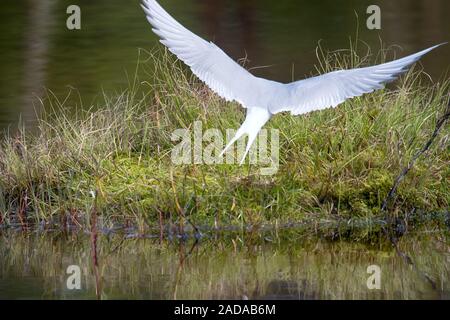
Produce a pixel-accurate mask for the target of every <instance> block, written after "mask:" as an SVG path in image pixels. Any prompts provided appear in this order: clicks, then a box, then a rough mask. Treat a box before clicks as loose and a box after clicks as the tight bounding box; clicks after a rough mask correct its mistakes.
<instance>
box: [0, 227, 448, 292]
mask: <svg viewBox="0 0 450 320" xmlns="http://www.w3.org/2000/svg"><path fill="white" fill-rule="evenodd" d="M449 240H450V239H449V238H448V237H443V236H432V237H430V235H426V234H422V235H420V236H415V237H408V239H402V240H401V242H400V248H401V250H402V251H403V252H404V253H406V254H408V255H410V257H411V258H412V260H413V261H414V263H415V265H416V268H417V269H414V268H413V267H411V266H410V265H408V264H406V263H405V261H404V260H403V259H402V258H400V257H399V255H397V253H396V252H395V251H394V250H392V249H390V248H383V247H366V246H363V245H358V244H349V243H341V242H335V243H332V244H331V243H327V242H322V241H313V242H311V241H306V240H304V239H297V240H295V241H291V243H284V244H276V243H268V242H265V241H262V240H261V239H259V240H258V239H256V240H255V239H249V238H245V237H244V238H242V237H236V238H234V239H233V238H231V239H227V240H226V241H221V240H218V241H210V240H207V241H203V242H200V243H199V244H198V245H196V246H193V243H189V242H188V243H185V244H164V245H159V244H158V242H157V241H154V240H149V239H147V240H143V239H140V240H136V239H128V240H123V238H122V237H120V236H114V237H112V238H108V239H107V238H106V237H100V238H99V242H98V267H97V268H94V267H93V266H94V264H93V259H92V255H91V253H92V251H91V242H90V240H89V237H88V236H86V235H78V236H67V235H59V236H58V235H54V234H53V235H52V234H50V235H49V234H46V235H37V234H33V235H29V236H24V235H19V234H14V233H9V234H3V235H0V257H1V259H0V299H5V298H8V299H31V298H34V299H42V298H45V299H72V298H83V299H95V298H96V297H97V294H96V289H98V293H99V296H100V297H101V298H102V299H118V298H127V299H225V298H226V299H243V298H245V297H247V298H249V299H324V298H326V299H450V282H449V278H450V245H449ZM70 265H76V266H79V268H80V277H81V278H80V281H81V282H80V283H81V289H80V290H69V289H68V288H67V279H68V276H69V275H68V274H67V273H66V271H67V268H68V267H69V266H70ZM372 265H376V266H378V267H379V268H380V271H381V274H380V275H381V278H380V286H381V287H380V289H379V290H377V289H374V290H369V289H368V287H367V280H368V277H369V276H370V274H368V273H367V268H368V267H369V266H372ZM96 274H97V278H96ZM425 274H426V275H428V277H429V278H430V279H432V281H433V282H434V283H435V286H436V287H435V288H433V286H432V285H431V284H430V282H428V281H427V280H426V279H425V278H424V275H425ZM96 279H97V280H96Z"/></svg>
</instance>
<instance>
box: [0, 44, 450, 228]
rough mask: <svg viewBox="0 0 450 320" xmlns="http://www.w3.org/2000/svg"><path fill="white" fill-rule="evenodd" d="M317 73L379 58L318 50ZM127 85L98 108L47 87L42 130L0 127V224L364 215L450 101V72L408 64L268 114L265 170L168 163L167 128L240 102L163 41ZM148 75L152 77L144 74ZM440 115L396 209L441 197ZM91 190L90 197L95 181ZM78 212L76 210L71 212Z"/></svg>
mask: <svg viewBox="0 0 450 320" xmlns="http://www.w3.org/2000/svg"><path fill="white" fill-rule="evenodd" d="M318 53H319V54H318V56H319V61H320V62H319V63H318V65H317V73H323V72H328V71H331V70H335V69H337V68H350V67H357V66H363V65H367V64H369V63H379V62H382V61H384V59H385V56H386V51H381V54H378V55H376V56H374V55H371V54H370V52H366V53H364V54H361V55H358V53H357V52H355V51H354V50H341V51H339V52H332V53H323V52H322V50H318ZM140 58H141V61H140V64H139V66H138V70H137V72H136V75H135V77H134V78H133V79H131V80H130V88H129V89H128V90H126V91H124V92H123V93H122V94H120V95H118V96H116V97H112V98H111V97H107V96H105V98H104V103H103V105H101V106H98V107H96V108H95V109H92V110H88V111H82V110H78V111H76V112H74V111H73V109H74V108H73V106H71V105H66V102H64V101H65V100H64V101H62V100H60V99H59V98H58V97H55V96H53V95H52V94H51V93H49V94H48V96H47V97H46V98H45V99H44V104H45V105H46V110H49V111H47V112H45V113H44V114H43V115H42V117H41V118H40V119H39V123H38V129H37V130H35V131H33V133H29V132H28V131H27V130H25V129H22V130H21V131H20V133H19V134H17V135H13V136H9V137H6V138H5V139H4V140H3V141H2V143H1V148H0V217H1V223H2V224H3V225H6V226H8V225H13V224H14V223H15V222H17V221H20V222H21V223H24V221H27V222H28V223H50V222H55V221H62V220H61V219H66V218H67V217H69V220H70V217H72V218H76V220H77V223H79V224H80V225H81V226H83V227H88V226H89V221H90V215H91V213H92V212H94V211H95V212H98V214H99V215H100V216H101V219H102V223H103V224H104V225H105V226H112V225H117V224H120V225H123V224H124V223H125V224H126V225H132V226H136V227H137V228H138V229H139V232H146V231H147V230H148V229H149V228H153V227H157V226H158V225H159V223H160V218H161V217H162V218H163V221H164V223H165V224H166V223H169V224H170V223H173V224H175V223H178V222H180V223H181V222H183V221H184V218H183V217H182V216H185V217H188V218H189V220H190V221H191V222H192V223H194V224H196V225H209V226H214V225H217V224H218V225H221V226H228V225H236V226H240V225H242V224H246V225H252V226H259V225H266V224H269V225H279V224H283V223H287V222H302V221H311V228H314V222H315V221H316V222H319V221H327V219H335V218H336V217H339V218H343V219H360V220H361V221H370V220H371V219H374V218H379V217H380V216H381V215H382V212H381V211H380V206H381V203H382V201H383V199H384V198H385V196H386V194H387V193H388V191H389V189H390V188H391V186H392V184H393V181H394V179H395V177H396V176H397V175H398V174H399V172H400V171H401V169H402V168H403V167H404V166H405V165H406V164H407V163H408V161H409V160H410V159H411V157H412V156H413V155H414V153H416V152H417V151H418V150H419V149H420V148H421V147H422V146H423V144H424V143H425V142H426V141H427V140H428V138H429V136H430V135H431V133H432V131H433V130H434V126H435V124H436V121H437V119H438V118H439V116H441V115H442V114H443V112H444V110H445V108H446V106H447V104H448V103H449V96H448V92H449V89H450V81H449V80H448V79H444V80H442V81H439V82H432V81H431V80H430V79H429V77H427V75H426V74H425V73H424V72H423V71H422V70H420V66H416V67H415V70H412V71H410V72H409V73H407V74H406V75H405V76H403V77H402V78H401V79H400V80H399V81H397V82H395V83H394V84H393V85H391V86H389V89H384V90H381V91H378V92H375V93H372V94H369V95H365V96H363V97H360V98H355V99H352V100H349V101H347V102H345V103H344V104H342V105H340V106H339V107H338V108H336V109H328V110H323V111H319V112H314V113H311V114H308V115H305V116H299V117H292V116H290V115H288V114H283V115H277V116H275V117H274V118H273V119H272V120H271V121H270V122H269V124H268V126H267V127H268V128H278V129H279V130H280V165H279V170H278V172H277V173H276V174H274V175H272V176H263V175H260V172H259V167H258V166H254V165H252V166H250V165H248V164H247V165H244V166H238V165H225V164H224V165H213V166H211V165H181V166H176V165H173V164H172V162H171V150H172V148H173V146H174V142H172V141H171V134H172V132H173V131H174V130H176V129H179V128H191V127H192V125H193V123H194V121H202V123H203V129H204V130H206V129H208V128H219V129H221V130H223V132H225V130H226V129H228V128H235V129H237V128H238V127H239V125H240V124H241V122H242V121H243V119H244V115H245V111H244V110H243V109H242V108H240V106H239V105H238V104H236V103H226V102H224V101H223V100H222V99H220V98H219V97H218V96H216V95H215V94H213V93H212V92H211V91H210V90H208V89H207V88H206V87H205V86H204V85H203V84H201V83H200V82H199V81H198V80H196V78H195V77H193V76H192V75H191V73H190V72H189V71H188V70H186V68H185V67H184V66H183V65H182V64H181V63H180V62H178V61H175V60H174V58H173V57H172V56H171V55H169V54H168V53H167V52H162V51H155V52H151V53H149V52H141V57H140ZM149 79H152V80H151V82H149V81H150V80H149ZM448 139H449V130H448V124H447V125H445V126H444V128H443V130H442V131H441V133H440V135H439V136H438V137H437V139H436V141H435V142H434V143H433V145H432V146H431V148H430V150H429V151H428V152H427V153H426V154H424V155H423V156H422V157H420V158H419V160H418V161H417V162H416V164H415V166H414V168H413V170H412V171H411V172H410V173H409V174H408V175H407V177H406V178H405V180H404V181H403V182H402V184H401V185H400V188H399V190H398V192H397V198H396V201H395V203H394V204H393V206H392V212H393V214H394V215H403V214H405V213H406V212H410V211H411V210H412V209H413V208H414V209H416V210H418V211H423V212H436V211H443V210H448V208H449V203H450V196H449V195H450V192H449V183H448V181H449V177H450V166H449V164H450V153H449V147H448ZM94 193H95V197H93V194H94ZM71 221H73V220H71Z"/></svg>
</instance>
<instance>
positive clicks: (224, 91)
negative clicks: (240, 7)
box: [142, 0, 256, 108]
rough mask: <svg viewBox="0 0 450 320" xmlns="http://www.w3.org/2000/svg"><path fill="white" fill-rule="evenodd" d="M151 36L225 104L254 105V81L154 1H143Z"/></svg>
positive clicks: (242, 69) (249, 75)
mask: <svg viewBox="0 0 450 320" xmlns="http://www.w3.org/2000/svg"><path fill="white" fill-rule="evenodd" d="M142 8H143V9H144V11H145V13H146V16H147V20H148V21H149V22H150V24H151V25H152V26H153V32H155V33H156V34H157V35H158V36H159V37H161V40H160V41H161V43H163V44H164V45H165V46H166V47H167V48H168V49H169V50H170V51H171V52H172V53H173V54H175V55H176V56H177V57H178V58H179V59H180V60H182V61H183V62H184V63H186V64H187V65H188V66H189V67H190V68H191V70H192V72H193V73H194V74H195V75H196V76H197V77H198V78H200V80H202V81H203V82H204V83H206V84H207V85H208V86H209V87H210V88H211V89H212V90H213V91H215V92H216V93H217V94H218V95H220V96H221V97H222V98H224V99H226V100H227V101H233V100H234V101H237V102H239V103H241V104H242V106H243V107H245V108H246V107H251V106H252V105H253V104H254V101H253V100H254V95H255V93H254V91H255V90H252V89H254V87H255V85H256V78H255V77H254V76H253V75H252V74H250V73H249V72H248V71H247V70H245V69H244V68H242V67H241V66H240V65H239V64H237V63H236V62H235V61H233V60H232V59H231V58H230V57H229V56H227V55H226V54H225V53H224V52H223V51H222V50H221V49H220V48H219V47H217V46H216V45H215V44H214V43H212V42H207V41H205V40H203V39H202V38H200V37H199V36H197V35H195V34H194V33H192V32H191V31H189V30H188V29H186V28H185V27H183V26H182V25H181V24H180V23H178V22H177V21H176V20H175V19H174V18H172V17H171V16H170V15H169V14H168V13H167V12H166V11H165V10H164V9H163V8H162V7H161V6H160V5H159V4H158V3H157V2H156V1H155V0H143V5H142Z"/></svg>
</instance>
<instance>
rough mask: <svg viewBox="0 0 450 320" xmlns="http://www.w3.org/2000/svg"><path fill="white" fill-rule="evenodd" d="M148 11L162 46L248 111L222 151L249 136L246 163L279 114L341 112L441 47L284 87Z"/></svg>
mask: <svg viewBox="0 0 450 320" xmlns="http://www.w3.org/2000/svg"><path fill="white" fill-rule="evenodd" d="M142 7H143V9H144V11H145V13H146V15H147V19H148V21H149V22H150V24H151V25H152V26H153V31H154V32H155V33H156V34H157V35H158V36H159V37H161V43H163V44H164V45H165V46H166V47H167V48H168V49H169V50H170V51H171V52H172V53H173V54H175V55H176V56H177V57H178V58H179V59H180V60H182V61H183V62H184V63H186V64H187V65H188V66H189V67H190V68H191V70H192V72H193V73H194V74H195V75H196V76H197V77H198V78H199V79H200V80H202V81H203V82H204V83H205V84H207V85H208V86H209V87H210V88H211V89H212V90H213V91H214V92H216V93H217V94H218V95H219V96H221V97H222V98H224V99H225V100H227V101H236V102H238V103H239V104H241V105H242V107H244V108H246V109H247V116H246V119H245V121H244V123H243V124H242V125H241V127H240V128H239V130H238V131H237V132H236V135H235V137H234V138H233V139H232V140H231V141H230V143H229V144H228V145H227V146H226V148H225V149H224V150H223V151H222V154H223V153H224V152H225V151H226V150H227V149H228V148H229V147H230V146H231V145H232V144H233V143H234V142H235V141H236V140H238V139H239V138H240V137H242V136H244V135H248V142H247V148H246V152H245V154H244V157H243V159H242V161H241V163H242V162H243V161H244V160H245V157H246V155H247V153H248V151H249V150H250V147H251V145H252V143H253V142H254V140H255V138H256V136H257V134H258V132H259V131H260V130H261V128H262V127H263V126H264V124H265V123H266V122H267V121H269V119H270V118H271V117H272V116H273V115H274V114H277V113H280V112H291V114H292V115H300V114H305V113H308V112H311V111H315V110H322V109H326V108H331V107H336V106H337V105H339V104H341V103H342V102H344V101H345V100H347V99H350V98H353V97H357V96H361V95H363V94H365V93H369V92H373V91H375V90H378V89H381V88H383V84H385V83H387V82H390V81H393V80H395V79H396V78H397V77H398V76H399V75H400V74H402V73H404V72H405V71H407V70H408V67H409V66H411V65H412V64H413V63H415V62H416V61H417V60H419V59H420V58H421V57H422V56H423V55H425V54H426V53H428V52H430V51H431V50H433V49H435V48H436V47H438V46H440V45H436V46H433V47H431V48H428V49H425V50H423V51H420V52H418V53H415V54H412V55H409V56H407V57H404V58H402V59H398V60H394V61H391V62H388V63H384V64H380V65H377V66H372V67H366V68H357V69H350V70H339V71H334V72H330V73H326V74H323V75H320V76H317V77H312V78H308V79H304V80H300V81H295V82H291V83H287V84H284V83H280V82H276V81H272V80H268V79H264V78H259V77H256V76H254V75H252V74H251V73H250V72H249V71H247V70H245V69H244V68H243V67H241V66H240V65H239V64H238V63H237V62H235V61H233V60H232V59H231V58H230V57H229V56H228V55H226V54H225V52H223V51H222V49H220V48H219V47H217V46H216V45H215V44H214V43H212V42H207V41H205V40H203V39H202V38H200V37H199V36H197V35H195V34H194V33H192V32H191V31H189V30H188V29H186V28H185V27H183V26H182V25H181V24H180V23H178V22H177V21H176V20H175V19H174V18H172V17H171V16H170V15H169V14H168V13H167V12H166V11H165V10H164V9H163V8H162V7H161V6H160V5H159V4H158V3H157V2H156V1H155V0H143V6H142Z"/></svg>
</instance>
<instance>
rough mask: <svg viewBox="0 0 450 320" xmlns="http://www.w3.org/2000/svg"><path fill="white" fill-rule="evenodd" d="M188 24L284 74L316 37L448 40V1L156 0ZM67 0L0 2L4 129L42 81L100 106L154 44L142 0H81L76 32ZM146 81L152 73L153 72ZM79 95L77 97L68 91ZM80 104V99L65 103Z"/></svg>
mask: <svg viewBox="0 0 450 320" xmlns="http://www.w3.org/2000/svg"><path fill="white" fill-rule="evenodd" d="M160 2H161V4H162V5H163V6H164V7H165V8H166V9H167V10H169V11H170V12H171V13H172V14H173V15H174V16H175V17H176V18H177V19H179V20H180V21H181V22H182V23H183V24H185V25H186V26H187V27H188V28H190V29H192V30H193V31H194V32H196V33H198V34H200V35H201V36H203V37H206V38H208V39H213V40H214V41H215V42H216V43H217V44H218V45H220V46H221V47H223V48H224V49H225V51H226V52H228V53H229V54H230V55H231V56H232V57H234V58H236V59H237V58H242V57H244V56H246V55H247V56H248V58H249V59H250V60H251V61H250V65H249V66H250V67H257V66H269V67H267V68H263V69H255V70H254V73H256V74H258V75H260V76H265V77H270V78H272V79H275V80H280V81H290V80H292V78H295V79H299V78H302V77H303V76H305V75H308V74H310V73H311V72H312V71H313V64H314V63H315V61H316V60H315V47H316V45H317V43H318V41H319V40H320V39H322V40H323V45H324V46H325V47H326V48H328V49H332V50H335V49H341V48H348V39H349V37H350V36H354V35H355V33H356V25H357V19H356V15H355V14H357V15H358V17H359V25H360V31H359V35H360V39H362V40H364V41H366V42H367V43H368V44H370V45H371V46H372V47H373V48H379V46H378V44H379V38H381V39H382V40H383V41H384V42H385V43H386V44H387V45H399V46H401V47H402V48H403V50H399V51H398V52H397V54H399V55H402V54H407V53H412V52H414V51H417V50H419V49H422V48H424V47H427V46H430V45H432V44H436V43H440V42H443V41H449V40H450V19H448V16H449V14H450V1H448V0H397V1H388V0H350V1H336V0H323V1H292V0H278V1H273V0H241V1H237V0H236V1H231V0H208V1H200V0H182V1H181V0H161V1H160ZM73 3H74V2H73V1H72V0H46V1H42V0H2V1H1V2H0V26H1V32H0V61H1V63H0V70H1V77H0V128H5V127H7V126H9V125H11V124H15V123H16V122H17V120H18V119H19V116H21V117H22V118H24V119H26V120H27V121H30V122H32V121H33V119H35V114H36V109H38V108H39V103H38V99H37V97H39V96H42V95H43V90H44V88H46V89H49V90H52V92H54V93H55V94H56V95H57V96H58V97H60V98H61V100H64V97H65V95H66V94H67V93H68V92H69V90H70V88H72V89H73V88H75V89H77V90H78V92H79V94H80V96H81V97H82V99H81V100H82V103H83V106H84V107H90V106H91V105H92V104H96V103H100V100H101V98H100V97H101V92H102V90H104V91H105V92H106V93H109V94H110V93H114V92H116V91H120V90H122V89H124V88H126V87H127V77H126V72H128V73H133V72H134V66H135V64H136V60H137V52H138V48H144V49H151V48H152V47H153V46H154V45H155V43H156V37H155V36H154V35H153V33H152V32H151V31H150V27H149V25H148V24H147V22H146V20H145V18H144V15H143V12H142V10H141V9H140V7H139V6H138V3H139V1H138V0H133V1H130V0H96V1H79V2H77V3H78V4H79V5H80V6H81V10H82V29H81V30H80V31H69V30H68V29H67V28H66V23H65V22H66V18H67V14H66V8H67V6H68V5H70V4H73ZM369 4H378V5H379V6H380V7H381V10H382V30H381V31H369V30H367V29H366V27H365V19H366V17H367V15H366V13H365V12H366V8H367V6H368V5H369ZM449 56H450V45H449V46H447V47H445V48H441V49H439V51H436V52H433V53H432V54H431V55H429V56H427V57H425V59H424V60H423V64H424V66H425V68H426V70H427V72H429V73H430V74H431V75H432V76H433V78H435V79H437V78H438V77H439V76H440V75H441V74H442V73H443V72H444V71H445V70H448V67H449V63H450V59H449V58H448V57H449ZM149 80H150V79H149ZM74 96H75V97H76V96H77V95H74ZM69 102H70V103H71V104H75V102H76V103H77V104H81V103H80V101H79V100H78V99H72V100H71V101H69Z"/></svg>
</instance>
